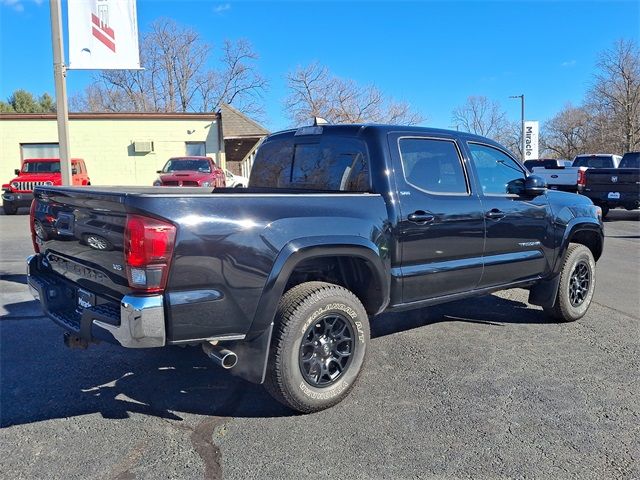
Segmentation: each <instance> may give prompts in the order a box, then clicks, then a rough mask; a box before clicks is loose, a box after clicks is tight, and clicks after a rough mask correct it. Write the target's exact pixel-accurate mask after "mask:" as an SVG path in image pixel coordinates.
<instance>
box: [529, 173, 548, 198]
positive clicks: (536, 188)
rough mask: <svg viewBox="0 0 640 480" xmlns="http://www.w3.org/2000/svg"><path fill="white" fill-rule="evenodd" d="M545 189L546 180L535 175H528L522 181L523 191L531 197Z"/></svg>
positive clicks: (543, 191)
mask: <svg viewBox="0 0 640 480" xmlns="http://www.w3.org/2000/svg"><path fill="white" fill-rule="evenodd" d="M546 191H547V182H545V181H544V178H542V177H538V176H537V175H529V176H528V177H527V178H526V179H525V181H524V193H525V194H527V195H530V196H532V197H535V196H538V195H542V194H544V193H545V192H546Z"/></svg>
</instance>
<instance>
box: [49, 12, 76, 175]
mask: <svg viewBox="0 0 640 480" xmlns="http://www.w3.org/2000/svg"><path fill="white" fill-rule="evenodd" d="M49 5H50V10H51V43H52V45H53V76H54V80H55V88H56V112H57V113H56V115H57V119H58V147H59V150H60V155H59V156H60V174H61V176H62V185H71V183H72V182H71V173H72V172H71V162H70V157H71V155H69V126H68V125H69V110H68V107H67V81H66V78H65V77H66V76H67V67H66V66H65V64H64V46H63V44H62V14H61V13H60V0H50V1H49Z"/></svg>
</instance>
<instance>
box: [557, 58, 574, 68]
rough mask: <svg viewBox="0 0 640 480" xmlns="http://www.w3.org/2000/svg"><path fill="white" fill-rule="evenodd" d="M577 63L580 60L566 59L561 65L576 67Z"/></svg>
mask: <svg viewBox="0 0 640 480" xmlns="http://www.w3.org/2000/svg"><path fill="white" fill-rule="evenodd" d="M576 63H578V62H576V61H575V60H566V61H564V62H562V63H561V64H560V66H561V67H563V68H571V67H575V66H576Z"/></svg>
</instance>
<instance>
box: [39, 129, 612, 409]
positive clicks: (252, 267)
mask: <svg viewBox="0 0 640 480" xmlns="http://www.w3.org/2000/svg"><path fill="white" fill-rule="evenodd" d="M31 217H32V220H31V226H32V237H33V243H34V248H35V250H36V254H35V255H34V256H32V257H30V258H29V259H28V283H29V285H30V287H31V289H32V292H33V293H34V295H35V296H36V297H37V298H39V299H40V302H41V303H42V306H43V308H44V311H45V312H46V314H47V315H48V316H49V317H50V318H51V319H52V320H53V321H54V322H56V323H57V324H59V325H60V326H62V327H63V328H64V329H65V330H66V331H67V332H66V336H65V341H66V343H67V344H68V345H70V346H80V347H85V348H86V347H87V346H88V345H89V344H90V343H92V342H97V341H108V342H113V343H116V344H119V345H122V346H123V347H132V348H139V347H143V348H144V347H164V346H168V345H185V344H186V345H202V347H203V349H204V351H205V353H206V354H207V355H208V356H209V357H210V358H211V359H213V360H214V361H215V362H216V363H217V364H219V365H221V366H222V367H224V368H228V369H229V370H230V372H231V373H233V374H236V375H239V376H241V377H243V378H245V379H247V380H249V381H252V382H256V383H265V385H266V387H267V389H268V390H269V391H270V393H271V394H272V395H273V396H274V397H275V398H276V399H278V400H279V401H281V402H283V403H284V404H286V405H288V406H290V407H291V408H293V409H296V410H298V411H302V412H311V411H316V410H321V409H323V408H327V407H329V406H331V405H334V404H336V403H338V402H339V401H340V400H341V399H343V398H344V397H345V396H346V395H347V393H348V392H349V390H350V389H351V388H352V387H353V385H354V382H355V381H356V379H357V377H358V375H359V373H360V370H361V367H362V365H363V362H364V359H365V353H366V351H367V350H368V349H370V348H372V345H371V344H370V343H369V321H370V319H373V320H374V321H380V318H383V319H384V318H385V317H376V316H377V315H378V314H380V313H382V312H385V311H394V310H395V311H398V310H404V309H413V308H419V307H425V306H428V305H434V304H437V303H443V302H450V301H453V300H459V299H462V298H467V297H474V296H477V295H485V294H488V293H491V292H494V291H497V290H502V289H508V288H514V287H521V288H527V289H530V294H529V302H530V303H532V304H534V305H541V306H542V307H543V308H544V310H545V312H547V314H548V315H550V317H552V318H554V319H557V320H559V321H573V320H576V319H578V318H580V317H582V316H583V315H584V314H585V312H586V311H587V309H588V308H589V305H590V303H591V299H592V297H593V293H594V288H595V273H596V270H595V261H596V260H597V259H598V258H599V257H600V255H601V253H602V249H603V228H602V219H601V212H600V208H598V207H596V206H594V205H593V204H592V203H591V201H590V200H589V199H588V198H586V197H583V196H579V195H575V194H568V193H563V192H556V191H548V190H547V189H546V188H545V186H544V183H543V182H542V181H541V180H540V179H539V178H538V177H535V176H529V175H528V174H527V172H526V170H525V169H524V167H523V166H522V165H521V164H520V163H519V162H518V161H517V160H516V159H514V158H513V157H512V155H511V154H510V153H509V152H508V151H507V150H505V149H504V148H503V147H502V146H500V145H499V144H497V143H495V142H493V141H491V140H489V139H486V138H482V137H479V136H474V135H470V134H466V133H462V132H452V131H447V130H437V129H427V128H418V127H400V126H373V125H323V126H311V127H303V128H300V129H298V130H291V131H285V132H280V133H276V134H272V135H270V136H269V137H268V138H267V139H266V140H265V141H264V143H263V144H262V145H261V146H260V148H259V150H258V153H257V155H256V158H255V164H254V166H253V171H252V173H251V178H250V183H249V187H248V188H247V189H242V190H238V189H232V188H229V189H225V188H220V189H215V190H214V191H211V190H210V189H208V190H206V189H197V188H192V189H187V188H181V189H167V188H153V187H145V188H123V187H121V188H113V187H110V188H100V187H87V188H64V187H38V188H36V190H35V200H34V202H33V205H32V208H31Z"/></svg>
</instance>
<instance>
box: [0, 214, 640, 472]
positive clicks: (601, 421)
mask: <svg viewBox="0 0 640 480" xmlns="http://www.w3.org/2000/svg"><path fill="white" fill-rule="evenodd" d="M0 232H1V236H2V238H1V243H0V252H2V253H1V255H0V273H1V275H2V276H1V279H0V291H1V294H2V301H1V305H0V314H2V319H1V321H0V341H1V343H0V369H1V370H0V424H1V427H2V428H0V439H1V441H0V472H2V476H3V477H4V478H117V479H133V478H159V477H164V478H177V477H183V478H207V479H220V478H225V479H245V478H291V479H299V478H305V477H309V478H372V479H373V478H375V479H379V478H389V479H392V478H393V479H395V478H466V477H473V478H507V477H509V478H629V479H631V478H640V401H639V398H640V356H639V353H640V348H639V347H640V303H639V302H640V300H639V298H640V213H639V212H638V211H635V212H626V211H619V210H616V211H612V212H611V213H610V215H609V218H608V221H607V222H606V234H607V240H606V244H605V254H604V256H603V258H602V259H601V260H600V262H599V263H598V279H597V282H598V284H597V291H596V296H595V301H594V303H593V304H592V306H591V309H590V311H589V313H588V315H587V316H586V317H585V318H583V319H582V320H580V321H578V322H576V323H572V324H554V323H549V322H548V321H547V319H546V317H545V316H544V315H543V313H542V310H541V309H539V308H537V307H528V306H527V305H526V298H527V297H526V292H525V291H523V290H511V291H508V292H503V293H500V294H498V295H491V296H487V297H483V298H479V299H474V300H467V301H461V302H456V303H453V304H449V305H443V306H439V307H432V308H427V309H423V310H419V311H414V312H409V313H403V314H394V315H384V316H381V317H379V318H376V319H374V323H373V332H374V336H375V338H374V340H373V342H372V346H373V348H372V350H371V351H370V356H369V360H368V365H367V366H366V368H365V371H364V373H363V375H362V377H361V380H360V382H359V383H358V385H357V386H356V388H355V389H354V391H353V392H352V394H351V395H350V397H349V398H348V399H347V400H346V401H344V402H343V403H341V404H340V405H338V406H337V407H334V408H332V409H330V410H327V411H324V412H320V413H317V414H313V415H298V414H294V413H292V412H290V411H288V410H286V409H285V408H284V407H281V406H280V405H279V404H277V403H275V401H273V400H271V398H270V397H269V396H268V395H267V394H266V393H265V392H264V391H263V389H262V388H261V387H260V386H256V385H251V384H248V383H245V382H243V381H241V380H238V379H236V378H234V377H231V376H229V375H227V374H226V373H224V372H223V371H221V370H220V369H218V368H217V367H215V366H214V365H213V364H212V363H210V362H209V361H208V360H207V359H206V357H205V356H204V355H203V354H202V352H201V351H200V350H199V349H196V348H185V349H182V348H168V349H161V350H148V351H132V350H126V349H121V348H117V347H115V346H111V345H106V344H100V345H98V346H93V347H90V348H89V349H88V350H86V351H79V350H73V351H72V350H68V349H67V348H65V347H64V346H63V344H62V330H61V329H59V328H58V327H57V326H55V325H54V324H53V323H52V322H51V321H49V320H48V319H46V318H43V317H42V316H41V313H40V311H39V309H38V305H37V303H36V302H35V301H33V300H32V299H31V297H30V296H29V294H28V292H27V288H26V286H25V281H26V278H25V275H24V257H25V256H26V255H28V254H29V253H30V251H31V244H30V238H29V234H28V216H27V215H19V216H13V217H7V216H0Z"/></svg>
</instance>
